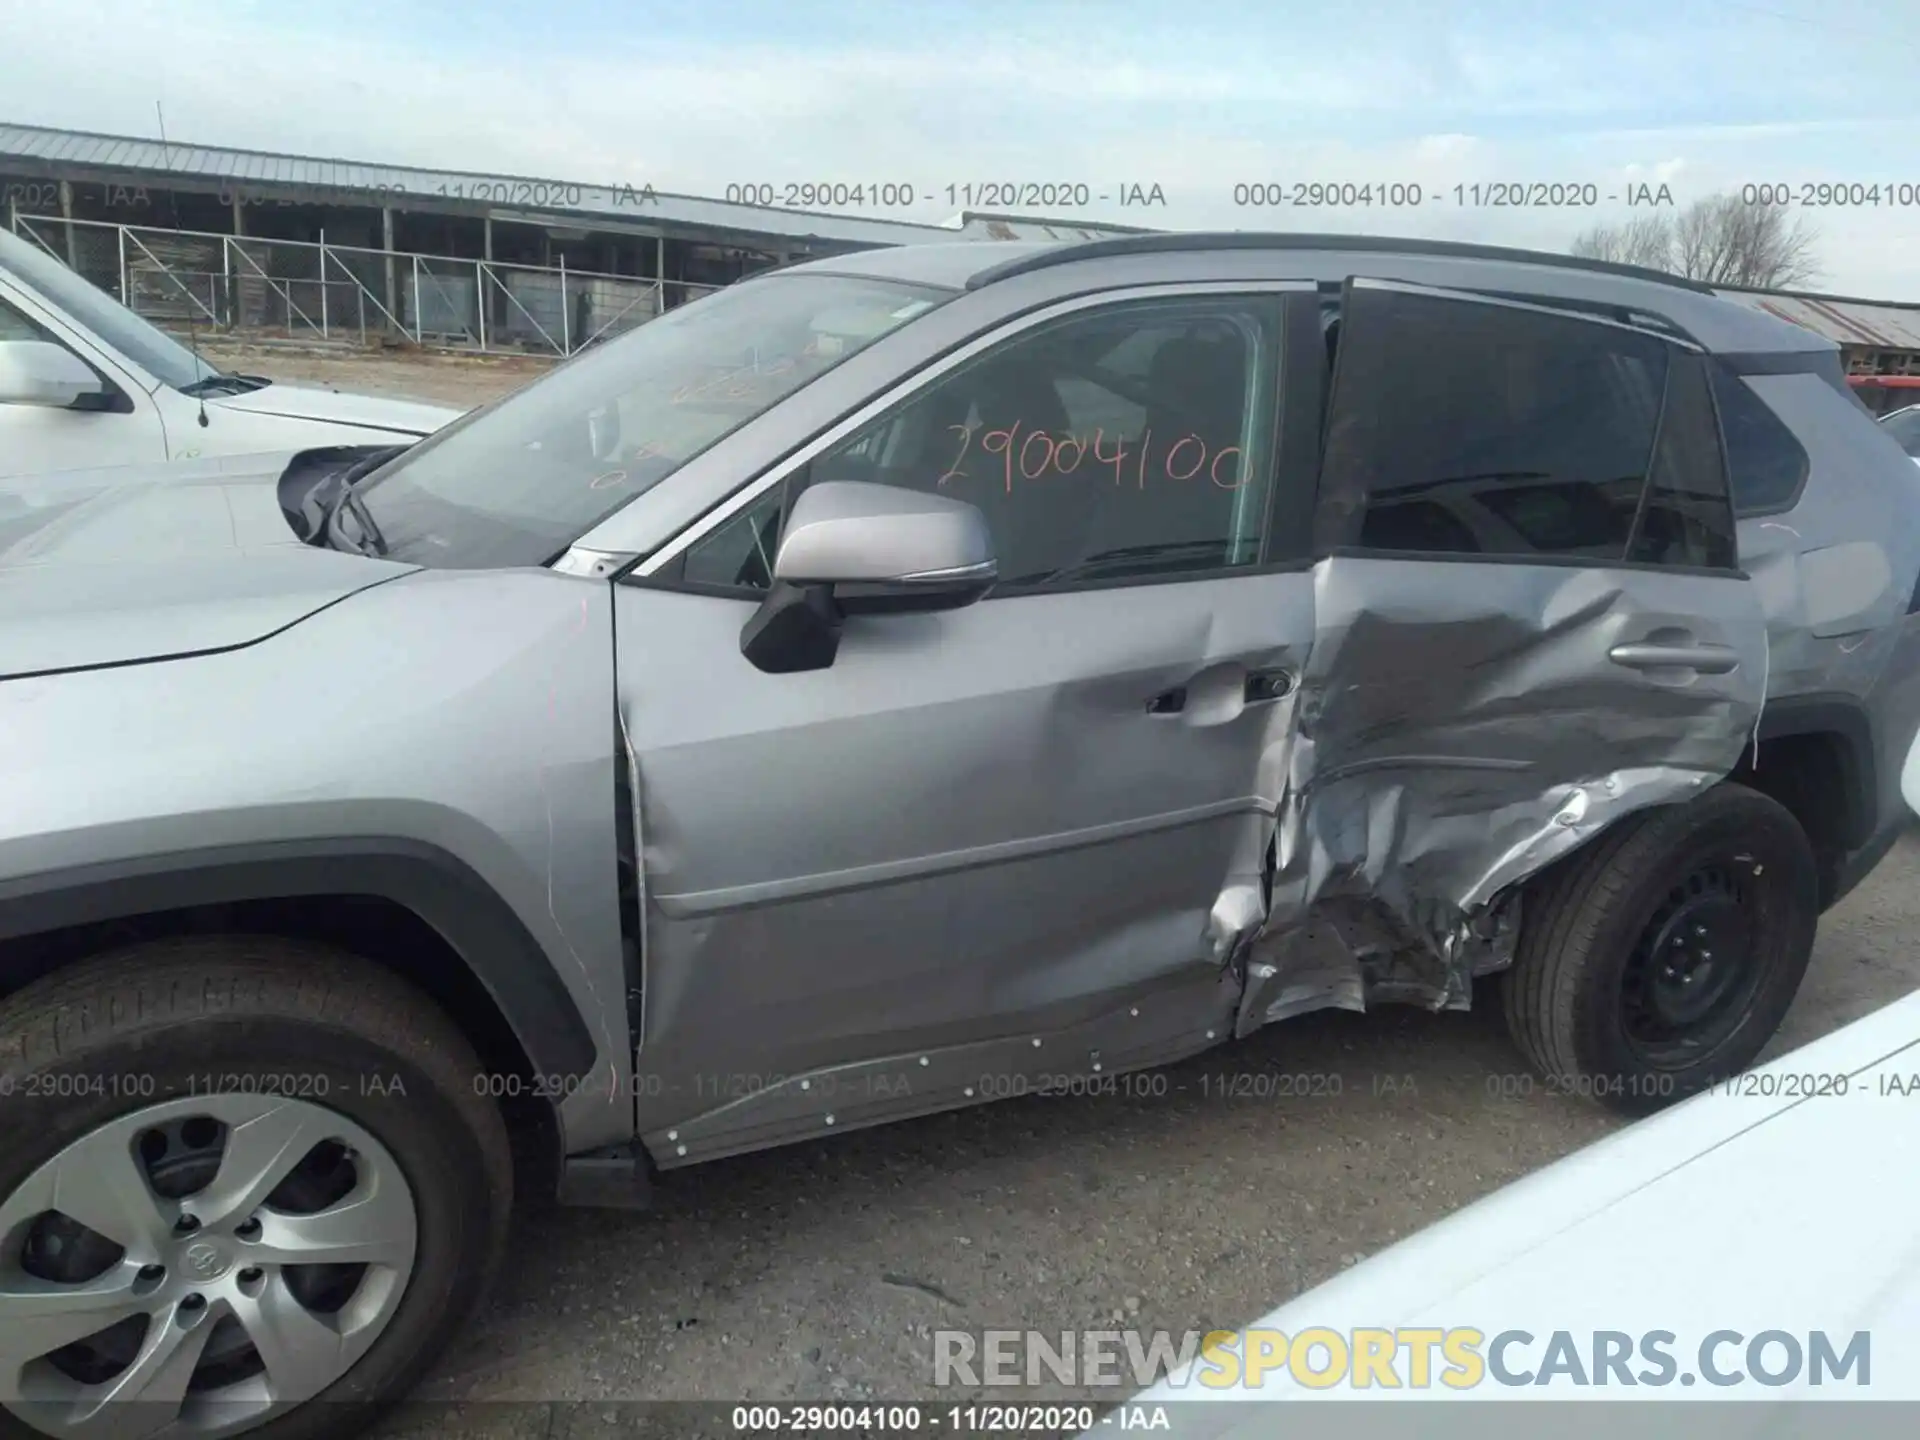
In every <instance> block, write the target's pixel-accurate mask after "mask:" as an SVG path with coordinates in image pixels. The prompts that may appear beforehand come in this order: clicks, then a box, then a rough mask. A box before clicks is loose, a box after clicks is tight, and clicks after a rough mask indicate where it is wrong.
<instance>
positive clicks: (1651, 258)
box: [1573, 210, 1673, 270]
mask: <svg viewBox="0 0 1920 1440" xmlns="http://www.w3.org/2000/svg"><path fill="white" fill-rule="evenodd" d="M1573 253H1574V254H1575V255H1579V256H1581V257H1583V258H1585V259H1588V260H1610V261H1612V262H1613V263H1615V264H1616V265H1644V266H1646V267H1648V268H1649V269H1653V270H1665V269H1667V268H1669V266H1670V265H1671V264H1672V259H1673V216H1672V215H1670V214H1668V213H1667V212H1665V211H1660V210H1656V211H1655V212H1654V213H1653V214H1651V215H1642V216H1640V217H1639V218H1638V219H1637V220H1629V221H1628V222H1627V223H1626V224H1625V225H1596V226H1594V227H1593V228H1592V229H1591V230H1588V231H1585V232H1584V233H1583V234H1581V235H1579V236H1578V237H1576V238H1575V240H1574V242H1573Z"/></svg>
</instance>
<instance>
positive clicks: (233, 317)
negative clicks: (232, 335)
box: [207, 235, 240, 330]
mask: <svg viewBox="0 0 1920 1440" xmlns="http://www.w3.org/2000/svg"><path fill="white" fill-rule="evenodd" d="M220 269H221V272H222V275H223V276H224V278H225V280H226V285H225V286H224V287H223V288H224V289H225V291H226V296H227V325H228V327H229V328H230V329H235V330H237V329H239V328H240V317H239V316H238V315H237V314H236V313H235V311H236V309H237V307H236V306H235V304H234V300H233V241H232V239H231V238H229V237H228V236H225V235H222V236H221V237H220ZM207 288H208V289H209V290H211V289H212V288H213V277H212V276H211V275H209V276H208V277H207ZM207 298H208V299H212V298H213V297H212V296H208V297H207ZM219 313H220V310H219V306H218V303H217V302H216V304H215V306H214V314H216V315H217V314H219Z"/></svg>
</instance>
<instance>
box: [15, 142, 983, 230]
mask: <svg viewBox="0 0 1920 1440" xmlns="http://www.w3.org/2000/svg"><path fill="white" fill-rule="evenodd" d="M9 160H27V161H32V162H34V163H35V164H36V166H38V167H40V168H43V169H49V170H57V169H58V168H59V167H61V166H73V167H75V168H81V167H85V168H86V169H89V170H94V171H112V172H119V173H123V174H128V175H135V174H155V173H164V174H170V175H177V176H181V177H183V178H187V177H191V178H195V179H202V180H209V181H216V182H219V181H225V182H235V181H242V182H248V183H251V184H256V185H298V186H307V187H317V188H322V189H326V188H334V187H337V188H339V189H342V190H366V191H373V192H378V191H380V190H393V189H400V190H404V191H407V192H409V193H412V194H424V195H426V196H428V197H430V198H432V199H435V200H440V199H453V200H456V201H457V200H459V199H461V198H463V197H462V196H461V195H460V194H459V193H458V192H460V191H467V192H469V194H468V195H467V196H466V197H464V198H466V199H468V200H471V199H472V198H473V196H472V195H471V193H470V192H472V191H473V190H474V189H476V188H479V189H481V191H482V193H483V197H484V192H485V190H486V189H488V188H491V187H499V188H501V189H503V190H504V191H505V192H506V194H507V196H508V197H509V198H508V200H507V201H506V202H504V203H503V202H499V201H494V202H490V206H491V208H493V209H494V210H495V211H496V212H497V211H500V210H503V209H511V210H514V211H520V212H537V213H538V214H540V215H543V216H554V217H564V216H593V217H605V218H608V219H618V220H623V221H626V222H628V223H635V222H638V223H643V224H665V225H674V226H688V227H698V228H701V229H709V230H732V231H738V232H740V233H742V234H747V235H765V236H775V237H778V238H781V239H788V240H823V241H830V242H835V243H842V244H852V245H901V244H906V243H909V242H911V241H914V240H952V239H953V238H955V237H954V232H953V230H951V229H949V228H947V227H944V226H940V225H920V224H914V223H911V222H908V221H903V220H869V219H865V218H862V217H859V216H851V215H823V214H819V213H816V212H813V211H806V210H786V209H781V208H778V207H773V206H759V205H736V204H729V203H728V202H726V201H724V200H712V199H707V198H705V197H703V196H698V195H673V194H668V193H666V192H664V191H656V192H655V195H654V197H653V198H651V199H647V200H644V201H643V202H641V203H635V199H634V197H635V196H637V195H639V194H640V193H641V192H642V191H644V189H645V186H646V182H645V181H644V180H635V181H633V182H632V183H631V185H627V184H625V183H624V182H615V183H614V184H608V185H587V184H582V183H579V182H576V181H571V180H564V179H559V178H557V177H545V178H539V177H534V176H528V175H495V174H487V173H483V172H480V171H474V170H429V169H423V168H420V167H417V166H411V165H369V164H363V163H361V162H359V161H355V160H330V159H324V158H321V157H319V156H312V155H279V154H273V153H270V152H267V151H260V150H236V149H232V148H230V147H227V146H218V145H190V144H181V143H178V142H174V143H168V142H164V141H160V140H145V139H139V138H137V137H134V136H128V135H98V134H93V133H90V132H87V131H81V130H50V129H45V128H43V127H41V126H38V125H10V124H0V166H4V165H5V164H6V162H7V161H9ZM542 187H544V188H545V189H546V190H548V191H551V190H553V189H555V188H558V189H561V190H562V191H564V192H565V193H564V194H563V195H562V196H560V197H557V198H560V199H564V200H566V201H569V202H572V201H574V200H576V199H577V201H578V203H577V204H576V203H567V204H539V205H535V204H529V203H527V199H528V198H532V199H542V198H544V199H549V200H551V199H554V198H556V197H553V196H552V195H550V194H548V195H546V196H542V195H541V194H540V190H541V188H542ZM448 192H453V193H448ZM529 192H531V193H529ZM483 203H487V202H484V201H483Z"/></svg>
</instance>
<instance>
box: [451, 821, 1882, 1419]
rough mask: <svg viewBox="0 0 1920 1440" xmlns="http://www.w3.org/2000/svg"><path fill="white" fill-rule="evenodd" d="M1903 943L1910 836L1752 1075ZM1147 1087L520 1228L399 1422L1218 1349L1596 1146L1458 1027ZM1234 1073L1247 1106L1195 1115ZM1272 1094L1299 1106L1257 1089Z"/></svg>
mask: <svg viewBox="0 0 1920 1440" xmlns="http://www.w3.org/2000/svg"><path fill="white" fill-rule="evenodd" d="M1916 923H1920V838H1916V837H1914V836H1909V837H1907V838H1906V839H1905V840H1903V841H1902V843H1901V844H1900V846H1899V847H1898V848H1897V849H1896V850H1895V852H1894V853H1893V854H1892V855H1891V856H1889V857H1888V859H1887V861H1886V862H1885V863H1884V864H1883V865H1882V866H1881V867H1880V868H1879V870H1878V871H1876V872H1875V874H1874V875H1873V876H1872V877H1870V878H1869V879H1868V881H1867V882H1866V883H1865V884H1864V885H1862V886H1861V887H1860V889H1859V890H1857V891H1856V892H1855V893H1854V894H1853V895H1852V896H1850V897H1849V898H1848V899H1847V901H1846V902H1845V903H1844V904H1842V905H1841V906H1840V907H1838V908H1837V909H1836V910H1835V911H1834V912H1833V913H1832V914H1831V915H1829V916H1828V917H1827V919H1826V920H1825V921H1824V922H1823V924H1822V925H1821V928H1820V936H1819V942H1818V946H1817V949H1816V952H1815V956H1814V961H1813V966H1812V969H1811V971H1810V973H1809V976H1808V979H1807V983H1806V985H1805V987H1804V988H1803V990H1802V992H1801V994H1800V997H1799V999H1798V1001H1797V1003H1796V1004H1795V1006H1794V1009H1793V1012H1792V1013H1791V1015H1790V1016H1789V1017H1788V1021H1787V1024H1786V1026H1785V1029H1784V1030H1783V1032H1782V1034H1781V1035H1780V1037H1779V1038H1778V1039H1777V1040H1776V1042H1775V1045H1774V1053H1778V1052H1780V1051H1783V1050H1786V1049H1790V1048H1792V1047H1794V1046H1797V1045H1800V1044H1803V1043H1805V1042H1807V1041H1809V1040H1812V1039H1814V1038H1815V1037H1817V1036H1819V1035H1822V1034H1825V1033H1826V1032H1827V1031H1829V1030H1832V1029H1834V1028H1835V1027H1837V1026H1839V1025H1841V1024H1844V1023H1845V1022H1847V1021H1849V1020H1852V1019H1856V1018H1858V1017H1859V1016H1861V1015H1864V1014H1866V1013H1867V1012H1869V1011H1871V1010H1874V1009H1876V1008H1878V1007H1879V1006H1881V1005H1883V1004H1886V1003H1888V1002H1890V1001H1892V1000H1894V999H1896V998H1897V997H1899V996H1901V995H1903V994H1905V993H1907V992H1908V991H1910V990H1913V989H1915V988H1916V987H1917V986H1920V958H1917V954H1916V947H1915V946H1914V945H1913V943H1912V939H1911V937H1912V935H1913V934H1914V933H1915V926H1916ZM1155 1073H1157V1074H1160V1075H1164V1076H1165V1077H1166V1080H1167V1086H1166V1090H1165V1093H1164V1094H1161V1095H1158V1096H1155V1097H1153V1098H1141V1099H1133V1100H1119V1099H1112V1098H1105V1099H1091V1098H1075V1099H1024V1100H1014V1101H1005V1102H1001V1103H998V1104H994V1105H988V1106H983V1107H980V1108H978V1109H974V1110H971V1111H964V1112H960V1113H957V1114H950V1115H946V1116H941V1117H936V1118H932V1119H926V1120H918V1121H910V1122H905V1123H902V1124H897V1125H892V1126H886V1127H881V1128H877V1129H874V1130H869V1131H865V1132H861V1133H857V1134H851V1135H847V1136H844V1137H835V1138H833V1139H830V1140H822V1141H818V1142H810V1143H806V1144H801V1145H796V1146H791V1147H788V1148H785V1149H781V1150H774V1151H768V1152H765V1153H762V1154H759V1155H753V1156H746V1157H741V1158H737V1159H731V1160H722V1161H716V1162H713V1163H712V1164H709V1165H704V1166H701V1167H698V1168H696V1169H693V1170H690V1171H682V1172H678V1173H676V1174H674V1175H671V1176H669V1177H667V1178H666V1179H665V1180H664V1181H663V1183H662V1185H661V1187H660V1195H659V1199H660V1203H659V1206H658V1208H657V1209H656V1210H654V1211H652V1212H649V1213H645V1214H626V1213H618V1212H596V1211H565V1210H559V1211H548V1212H545V1213H540V1214H532V1215H528V1216H525V1217H523V1218H522V1220H521V1221H520V1223H519V1224H518V1226H517V1227H516V1230H515V1234H514V1238H513V1248H512V1258H511V1259H510V1261H509V1264H508V1268H507V1273H506V1276H505V1279H504V1281H503V1283H502V1285H501V1286H500V1288H499V1290H498V1292H497V1294H496V1298H495V1301H494V1304H493V1306H492V1308H491V1310H490V1311H489V1313H488V1314H487V1315H486V1316H485V1317H484V1318H483V1320H482V1322H481V1323H480V1324H479V1326H478V1327H477V1328H476V1330H475V1332H474V1333H473V1335H472V1336H471V1338H470V1340H469V1342H468V1343H467V1344H465V1345H463V1346H462V1347H461V1348H460V1350H459V1353H458V1354H457V1355H456V1356H455V1357H454V1358H452V1359H451V1360H449V1361H448V1362H446V1363H445V1364H444V1365H443V1366H442V1367H441V1370H440V1373H439V1374H438V1376H437V1377H436V1378H435V1379H433V1380H432V1381H431V1382H429V1384H428V1385H426V1386H425V1387H424V1388H423V1389H422V1391H421V1392H420V1397H421V1398H422V1399H444V1400H455V1399H457V1400H465V1401H550V1400H588V1401H612V1400H662V1399H706V1400H736V1401H737V1400H740V1399H743V1398H750V1399H794V1400H835V1399H845V1400H855V1399H864V1398H876V1399H882V1400H885V1399H895V1400H898V1399H903V1398H916V1397H921V1398H923V1397H926V1396H929V1395H932V1394H933V1393H935V1392H934V1390H933V1387H932V1355H933V1341H932V1332H933V1330H935V1329H937V1328H949V1329H966V1330H978V1329H983V1328H990V1327H991V1328H999V1327H1017V1328H1029V1327H1030V1328H1036V1329H1040V1330H1045V1331H1056V1332H1057V1331H1060V1330H1070V1329H1099V1328H1103V1327H1111V1326H1113V1325H1114V1324H1115V1323H1116V1322H1119V1323H1121V1324H1124V1325H1125V1326H1126V1327H1128V1328H1133V1327H1139V1328H1142V1329H1160V1328H1165V1329H1170V1330H1174V1331H1185V1330H1189V1329H1198V1330H1207V1329H1210V1328H1214V1327H1216V1326H1222V1327H1229V1328H1231V1327H1235V1326H1239V1325H1242V1324H1245V1323H1247V1322H1249V1321H1251V1320H1253V1319H1254V1318H1256V1317H1258V1316H1259V1315H1261V1314H1263V1313H1265V1312H1266V1311H1267V1310H1268V1309H1270V1308H1271V1307H1273V1306H1274V1305H1277V1304H1279V1303H1281V1302H1282V1301H1285V1300H1287V1299H1289V1298H1291V1297H1292V1296H1294V1295H1296V1294H1298V1293H1300V1292H1301V1291H1303V1290H1306V1289H1308V1288H1309V1287H1311V1286H1313V1285H1315V1284H1317V1283H1319V1282H1320V1281H1323V1280H1325V1279H1327V1278H1328V1277H1329V1276H1331V1275H1333V1274H1334V1273H1336V1272H1337V1271H1339V1270H1340V1269H1342V1268H1343V1267H1345V1266H1347V1265H1349V1264H1352V1263H1353V1262H1354V1261H1356V1260H1358V1259H1360V1258H1361V1257H1363V1256H1365V1255H1368V1254H1371V1253H1372V1252H1374V1251H1376V1250H1379V1249H1380V1248H1382V1247H1383V1246H1385V1245H1387V1244H1389V1243H1390V1242H1391V1241H1393V1240H1395V1239H1396V1238H1398V1237H1400V1236H1404V1235H1406V1234H1408V1233H1410V1232H1411V1231H1413V1230H1416V1229H1419V1228H1420V1227H1422V1226H1425V1225H1428V1224H1430V1223H1432V1222H1433V1221H1435V1220H1438V1219H1439V1218H1440V1217H1442V1216H1443V1215H1446V1214H1447V1213H1449V1212H1450V1211H1453V1210H1455V1209H1458V1208H1459V1207H1460V1206H1462V1205H1464V1204H1466V1203H1468V1202H1469V1201H1472V1200H1474V1199H1476V1198H1478V1197H1479V1196H1481V1195H1484V1194H1486V1193H1487V1192H1489V1191H1491V1190H1493V1189H1495V1188H1496V1187H1498V1186H1500V1185H1502V1184H1504V1183H1506V1182H1508V1181H1511V1180H1514V1179H1517V1178H1518V1177H1520V1176H1522V1175H1524V1174H1526V1173H1527V1172H1528V1171H1531V1170H1534V1169H1536V1168H1538V1167H1539V1166H1541V1165H1544V1164H1546V1163H1548V1162H1549V1161H1551V1160H1554V1159H1557V1158H1559V1157H1560V1156H1562V1155H1565V1154H1567V1153H1568V1152H1570V1151H1572V1150H1574V1149H1577V1148H1579V1147H1580V1146H1582V1145H1584V1144H1587V1143H1588V1142H1590V1141H1592V1140H1594V1139H1597V1138H1598V1137H1599V1136H1601V1135H1603V1134H1605V1133H1606V1132H1607V1131H1608V1130H1609V1129H1611V1128H1613V1126H1614V1125H1615V1124H1616V1123H1617V1122H1615V1121H1614V1120H1612V1119H1611V1118H1610V1117H1609V1116H1607V1115H1606V1114H1605V1113H1603V1112H1602V1111H1600V1110H1599V1109H1597V1108H1596V1107H1594V1106H1592V1105H1591V1104H1589V1103H1587V1102H1584V1101H1580V1100H1575V1099H1568V1098H1565V1097H1561V1096H1553V1095H1547V1094H1544V1093H1541V1092H1540V1091H1539V1090H1538V1089H1537V1088H1536V1089H1534V1090H1533V1092H1532V1093H1519V1094H1516V1093H1514V1092H1515V1091H1516V1090H1518V1091H1524V1090H1525V1089H1526V1087H1527V1086H1528V1081H1527V1079H1526V1071H1525V1070H1524V1068H1523V1067H1522V1065H1521V1063H1520V1061H1519V1060H1518V1058H1517V1057H1516V1056H1515V1054H1514V1052H1513V1051H1512V1049H1511V1048H1510V1047H1509V1045H1508V1044H1507V1041H1506V1039H1505V1036H1504V1033H1503V1032H1502V1030H1501V1027H1500V1024H1499V1021H1498V1016H1497V1014H1496V1013H1494V1011H1493V1010H1492V1008H1491V1007H1490V1006H1487V1005H1485V1004H1484V1003H1483V1004H1482V1005H1481V1006H1480V1007H1479V1008H1478V1009H1476V1010H1475V1011H1473V1012H1471V1013H1468V1014H1450V1015H1439V1016H1434V1015H1427V1014H1424V1013H1420V1012H1415V1011H1407V1010H1383V1011H1379V1012H1376V1013H1375V1014H1372V1015H1366V1016H1356V1015H1347V1014H1323V1015H1317V1016H1309V1017H1305V1018H1303V1019H1299V1020H1295V1021H1291V1022H1288V1023H1284V1024H1281V1025H1276V1026H1272V1027H1269V1028H1268V1029H1267V1030H1265V1031H1262V1032H1260V1033H1259V1034H1257V1035H1255V1036H1253V1037H1251V1038H1250V1039H1248V1040H1247V1041H1244V1042H1241V1043H1239V1044H1237V1045H1234V1046H1230V1047H1227V1048H1224V1049H1221V1050H1217V1051H1214V1052H1212V1053H1211V1054H1210V1055H1207V1056H1204V1057H1199V1058H1196V1059H1195V1060H1192V1061H1189V1062H1187V1063H1185V1064H1182V1065H1179V1066H1175V1067H1172V1068H1170V1069H1168V1070H1165V1071H1160V1072H1155ZM1233 1076H1249V1077H1252V1078H1251V1079H1250V1080H1248V1081H1243V1082H1240V1084H1239V1086H1238V1087H1237V1088H1240V1089H1243V1090H1249V1091H1251V1092H1252V1094H1253V1095H1254V1096H1262V1095H1264V1096H1265V1097H1266V1098H1239V1099H1222V1098H1220V1096H1219V1091H1220V1088H1221V1084H1222V1081H1223V1080H1225V1079H1227V1078H1229V1077H1233ZM1288 1076H1296V1077H1297V1076H1316V1077H1322V1078H1321V1079H1320V1080H1319V1081H1318V1082H1317V1084H1316V1085H1314V1086H1311V1087H1301V1086H1299V1085H1295V1086H1294V1087H1293V1089H1294V1090H1295V1091H1296V1092H1297V1091H1298V1090H1299V1089H1301V1088H1310V1089H1317V1090H1319V1091H1320V1092H1321V1093H1319V1094H1318V1095H1315V1096H1309V1097H1304V1098H1303V1097H1301V1096H1299V1095H1298V1094H1297V1093H1296V1094H1293V1095H1285V1094H1280V1093H1278V1092H1281V1091H1283V1090H1285V1089H1286V1088H1287V1087H1286V1085H1285V1084H1284V1081H1283V1077H1288ZM1335 1076H1337V1077H1338V1082H1337V1084H1336V1083H1335V1082H1333V1081H1332V1079H1331V1078H1329V1077H1335ZM1329 1091H1337V1093H1327V1092H1329ZM1070 1395H1071V1392H1067V1391H1060V1392H1055V1393H1050V1392H1045V1391H1037V1392H1032V1393H1030V1394H1027V1395H1025V1396H1024V1397H1020V1398H1030V1399H1050V1398H1064V1397H1067V1396H1070ZM952 1398H954V1399H960V1398H965V1397H960V1396H954V1397H952ZM994 1398H996V1399H1000V1400H1005V1399H1007V1398H1010V1393H1009V1392H1006V1391H998V1392H995V1395H994ZM1105 1398H1107V1399H1112V1398H1117V1397H1115V1396H1112V1395H1109V1396H1107V1397H1105ZM589 1408H591V1407H589ZM473 1413H476V1414H488V1415H496V1416H497V1417H498V1423H499V1424H502V1425H504V1424H506V1423H507V1422H508V1417H512V1416H515V1415H517V1414H520V1413H521V1412H517V1411H515V1410H514V1409H513V1408H511V1407H505V1408H502V1409H500V1410H498V1411H495V1410H493V1409H492V1408H491V1407H482V1408H481V1409H480V1410H479V1411H476V1412H473ZM483 1428H485V1429H487V1430H489V1431H491V1430H493V1429H494V1426H492V1425H488V1426H486V1427H483ZM474 1433H478V1432H474ZM502 1433H505V1432H502Z"/></svg>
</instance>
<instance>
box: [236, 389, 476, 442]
mask: <svg viewBox="0 0 1920 1440" xmlns="http://www.w3.org/2000/svg"><path fill="white" fill-rule="evenodd" d="M207 408H208V409H209V410H215V409H219V410H240V411H245V412H247V413H249V414H254V415H281V416H285V417H287V418H288V419H293V420H325V421H330V422H332V423H333V424H336V425H358V426H362V427H364V428H366V429H369V430H391V431H393V432H395V433H396V434H399V435H406V436H421V435H431V434H432V433H433V432H434V431H436V430H438V429H439V428H440V427H441V426H443V425H445V424H447V423H448V422H449V421H452V420H457V419H459V418H460V416H461V415H462V414H463V413H464V412H463V411H460V410H453V409H449V408H448V407H446V406H444V405H424V404H421V403H420V402H419V401H417V400H390V399H387V398H384V397H382V396H377V395H356V394H354V393H353V392H351V391H348V390H321V389H317V388H310V387H307V386H303V385H282V384H279V383H278V382H276V383H274V384H272V385H268V386H265V387H263V388H262V389H259V390H250V391H248V392H247V393H246V394H244V395H220V396H215V397H209V399H208V400H207Z"/></svg>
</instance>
